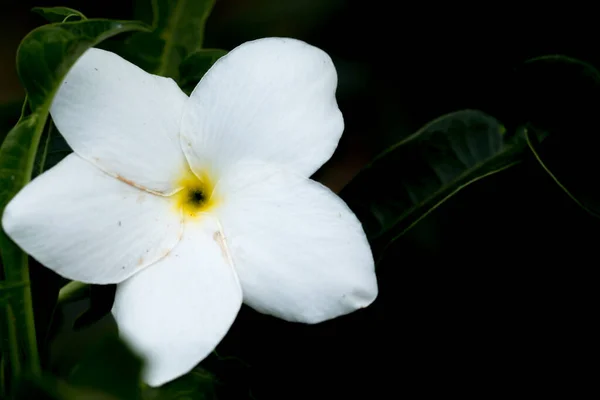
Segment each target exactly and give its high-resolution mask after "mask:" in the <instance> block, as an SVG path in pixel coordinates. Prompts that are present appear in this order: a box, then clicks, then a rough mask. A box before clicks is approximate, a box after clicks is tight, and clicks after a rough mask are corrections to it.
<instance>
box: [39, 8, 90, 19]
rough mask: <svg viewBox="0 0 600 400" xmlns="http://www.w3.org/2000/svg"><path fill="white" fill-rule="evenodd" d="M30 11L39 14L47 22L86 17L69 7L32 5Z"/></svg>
mask: <svg viewBox="0 0 600 400" xmlns="http://www.w3.org/2000/svg"><path fill="white" fill-rule="evenodd" d="M31 11H33V12H35V13H37V14H40V15H41V16H42V17H44V18H46V19H47V20H48V21H49V22H66V21H67V20H70V21H79V20H83V19H87V18H86V17H85V15H83V14H82V13H80V12H79V11H77V10H74V9H72V8H69V7H34V8H32V9H31Z"/></svg>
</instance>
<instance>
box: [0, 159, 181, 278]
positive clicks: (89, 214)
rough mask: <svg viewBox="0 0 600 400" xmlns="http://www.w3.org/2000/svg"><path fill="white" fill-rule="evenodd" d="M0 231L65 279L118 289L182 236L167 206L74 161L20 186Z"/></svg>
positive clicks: (158, 198) (160, 199) (177, 218)
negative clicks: (125, 280)
mask: <svg viewBox="0 0 600 400" xmlns="http://www.w3.org/2000/svg"><path fill="white" fill-rule="evenodd" d="M2 227H3V228H4V230H5V231H6V233H7V234H8V236H9V237H10V238H11V239H12V240H14V241H15V242H16V243H17V244H18V245H19V246H20V247H21V248H22V249H23V250H24V251H25V252H27V253H29V254H30V255H31V256H33V257H34V258H35V259H36V260H38V261H39V262H40V263H42V264H43V265H45V266H46V267H48V268H50V269H52V270H54V271H55V272H56V273H58V274H59V275H62V276H64V277H65V278H68V279H72V280H77V281H81V282H87V283H97V284H106V283H117V282H120V281H122V280H124V279H126V278H128V277H129V276H131V275H132V274H134V273H136V272H138V271H139V270H140V269H142V268H144V267H146V266H147V265H149V264H151V263H153V262H155V261H156V260H158V259H159V258H161V257H162V256H164V255H165V254H166V253H168V252H169V251H170V250H171V249H172V248H173V247H174V246H175V245H176V244H177V242H178V241H179V237H180V235H181V229H182V224H181V214H180V213H178V212H176V211H175V210H174V209H173V204H172V202H170V201H169V199H167V198H164V197H161V196H156V195H153V194H151V193H148V192H145V191H142V190H139V189H136V188H134V187H132V186H130V185H127V184H125V183H123V182H120V181H118V180H117V179H114V178H113V177H111V176H108V175H107V174H105V173H104V172H102V171H100V170H99V169H98V168H96V167H94V166H93V165H92V164H90V163H89V162H87V161H85V160H83V159H81V158H80V157H79V156H77V155H76V154H70V155H68V156H67V157H66V158H65V159H64V160H62V161H61V162H60V163H58V164H57V165H56V166H55V167H54V168H51V169H50V170H48V171H46V172H45V173H43V174H42V175H40V176H38V177H37V178H35V179H34V180H33V181H32V182H31V183H29V184H28V185H27V186H25V187H24V188H23V189H22V190H21V191H20V192H19V193H18V194H17V195H16V196H15V197H14V198H13V199H12V200H11V202H10V203H9V204H8V205H7V206H6V209H5V211H4V214H3V216H2Z"/></svg>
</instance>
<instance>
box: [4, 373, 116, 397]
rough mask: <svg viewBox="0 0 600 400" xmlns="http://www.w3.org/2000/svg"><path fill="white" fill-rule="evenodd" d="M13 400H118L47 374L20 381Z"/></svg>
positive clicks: (24, 378)
mask: <svg viewBox="0 0 600 400" xmlns="http://www.w3.org/2000/svg"><path fill="white" fill-rule="evenodd" d="M12 398H13V399H14V400H31V399H35V400H79V399H86V400H120V399H119V398H117V397H114V396H112V395H110V394H106V393H102V392H100V391H99V390H97V389H88V388H78V387H74V386H71V385H69V384H67V383H66V382H63V381H61V380H58V379H56V378H55V377H54V376H51V375H49V374H43V375H42V376H26V377H23V378H22V379H20V381H19V382H18V385H17V387H16V389H15V391H14V393H13V397H12Z"/></svg>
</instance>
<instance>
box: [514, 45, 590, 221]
mask: <svg viewBox="0 0 600 400" xmlns="http://www.w3.org/2000/svg"><path fill="white" fill-rule="evenodd" d="M517 78H518V81H519V91H520V92H521V93H522V95H521V96H519V100H520V102H519V103H518V104H519V105H520V110H521V112H522V118H523V119H524V120H525V121H526V122H527V123H528V125H529V126H530V127H531V129H529V131H528V132H529V135H528V139H529V141H528V144H529V148H530V150H531V151H532V153H533V155H534V156H535V158H536V160H537V161H538V162H539V164H540V166H541V167H542V168H543V169H544V170H545V171H546V172H547V173H548V175H549V176H550V178H551V179H552V180H554V182H555V183H556V184H557V185H558V187H559V188H560V189H562V190H563V191H564V193H565V194H566V195H567V196H568V197H570V198H571V199H572V200H573V201H574V202H575V203H576V204H577V205H579V206H580V207H581V208H583V209H584V210H585V211H587V212H589V213H590V214H591V215H593V216H598V215H600V196H598V192H597V190H596V188H595V187H594V185H590V182H593V181H594V180H595V179H596V177H597V176H598V173H599V172H600V169H599V168H598V163H597V162H596V158H597V154H596V148H597V142H598V139H597V137H598V133H597V125H598V110H600V72H599V71H598V70H597V69H596V68H594V66H592V65H591V64H588V63H586V62H584V61H582V60H577V59H574V58H571V57H566V56H562V55H550V56H543V57H538V58H534V59H531V60H528V61H527V62H526V63H525V64H524V65H523V66H521V67H520V68H519V69H518V70H517ZM538 132H544V133H547V138H546V139H544V140H543V142H542V141H541V140H540V138H536V137H532V136H531V134H537V133H538Z"/></svg>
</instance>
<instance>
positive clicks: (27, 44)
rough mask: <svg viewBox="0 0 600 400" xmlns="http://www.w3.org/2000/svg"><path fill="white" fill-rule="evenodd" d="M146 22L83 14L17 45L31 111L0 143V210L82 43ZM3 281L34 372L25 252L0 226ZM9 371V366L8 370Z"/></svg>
mask: <svg viewBox="0 0 600 400" xmlns="http://www.w3.org/2000/svg"><path fill="white" fill-rule="evenodd" d="M144 30H148V28H147V27H146V26H145V25H143V24H141V23H138V22H132V21H110V20H85V21H79V22H66V23H58V24H51V25H45V26H42V27H39V28H37V29H35V30H33V31H32V32H30V33H29V34H28V35H27V36H26V37H25V38H24V39H23V41H22V42H21V45H20V46H19V49H18V50H17V72H18V73H19V77H20V79H21V82H22V83H23V86H24V87H25V90H26V93H27V98H28V102H29V106H30V109H31V113H30V114H29V115H24V116H23V117H22V118H21V120H20V121H19V122H18V123H17V125H16V126H15V127H14V128H13V129H12V130H11V131H10V132H9V133H8V135H7V136H6V138H5V140H4V142H3V143H2V147H0V215H1V214H2V213H3V212H4V208H5V207H6V204H8V202H9V201H10V199H12V198H13V197H14V196H15V194H16V193H17V192H19V191H20V190H21V189H22V188H23V186H25V185H26V184H27V183H28V182H29V181H30V179H31V177H32V173H33V168H34V163H35V157H36V152H37V149H38V145H39V143H40V137H41V135H42V131H43V129H44V126H45V125H46V121H47V119H48V112H49V108H50V104H51V102H52V99H53V96H54V93H55V92H56V90H57V88H58V85H59V84H60V82H61V81H62V79H63V78H64V76H65V74H66V73H67V71H68V70H69V68H70V67H71V66H72V65H73V63H74V62H75V61H76V60H77V58H78V57H79V56H81V55H82V54H83V53H84V52H85V51H86V50H87V49H88V48H90V47H92V46H95V45H96V44H98V43H100V42H101V41H102V40H104V39H106V38H109V37H111V36H114V35H116V34H119V33H122V32H127V31H144ZM0 254H1V256H2V265H3V271H2V272H3V283H4V284H8V285H20V284H22V285H23V286H22V288H21V289H20V291H19V294H18V295H17V294H15V293H13V295H11V297H10V298H9V302H10V306H11V309H12V312H13V313H14V318H12V319H10V320H9V319H8V317H6V316H5V318H6V320H7V321H8V322H7V323H8V324H10V325H11V326H12V327H14V329H16V332H17V338H18V341H16V342H13V343H10V347H11V348H12V347H15V348H16V349H17V351H18V353H19V354H20V357H22V361H23V365H24V366H25V368H27V369H28V370H29V371H30V372H31V373H33V374H34V375H36V374H38V373H39V358H38V354H37V344H36V339H35V328H34V322H33V312H32V309H31V293H30V287H29V270H28V259H27V255H26V254H25V253H23V252H22V251H21V250H20V249H19V248H18V247H17V245H16V244H14V243H13V242H12V241H11V240H10V239H9V238H8V237H7V236H6V234H5V233H4V232H3V231H1V232H0ZM13 372H14V370H13Z"/></svg>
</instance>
